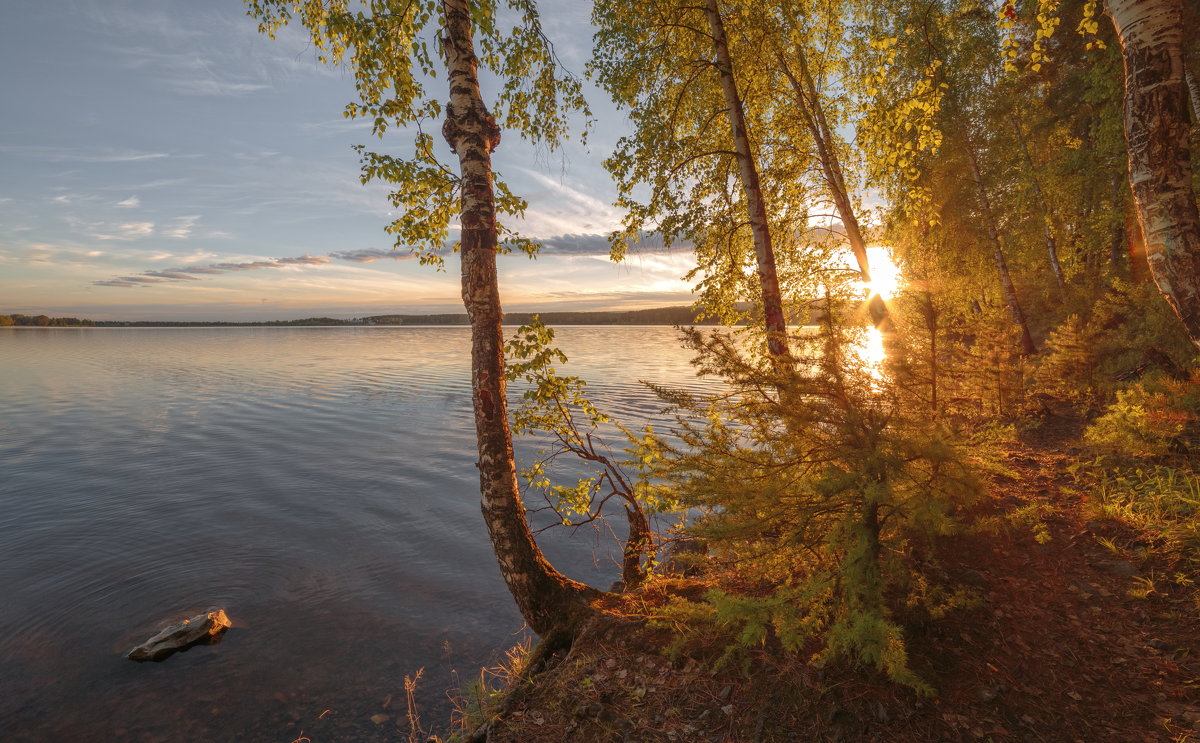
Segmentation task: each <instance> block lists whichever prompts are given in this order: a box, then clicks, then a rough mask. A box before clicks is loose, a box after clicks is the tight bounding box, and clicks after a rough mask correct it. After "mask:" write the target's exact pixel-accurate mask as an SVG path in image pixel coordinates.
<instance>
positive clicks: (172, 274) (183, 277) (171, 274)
mask: <svg viewBox="0 0 1200 743" xmlns="http://www.w3.org/2000/svg"><path fill="white" fill-rule="evenodd" d="M142 275H143V276H152V277H154V278H159V279H174V280H176V281H199V280H200V279H198V278H196V277H195V276H189V275H188V274H186V273H184V272H182V271H147V272H146V273H144V274H142Z"/></svg>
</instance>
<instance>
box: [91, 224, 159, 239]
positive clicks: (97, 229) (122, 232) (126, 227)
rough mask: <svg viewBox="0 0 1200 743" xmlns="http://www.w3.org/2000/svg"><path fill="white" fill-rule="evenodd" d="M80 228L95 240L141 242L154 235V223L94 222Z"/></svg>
mask: <svg viewBox="0 0 1200 743" xmlns="http://www.w3.org/2000/svg"><path fill="white" fill-rule="evenodd" d="M80 228H81V230H82V232H83V233H84V234H85V235H87V236H88V237H90V238H92V239H93V240H140V239H141V238H144V237H150V236H151V235H153V234H154V223H153V222H116V223H114V222H92V223H90V224H84V225H80Z"/></svg>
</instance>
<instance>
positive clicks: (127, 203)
mask: <svg viewBox="0 0 1200 743" xmlns="http://www.w3.org/2000/svg"><path fill="white" fill-rule="evenodd" d="M141 203H142V202H141V200H140V199H138V197H136V196H130V197H129V198H128V199H125V200H124V201H118V202H117V204H116V205H117V206H119V207H121V208H122V209H132V208H134V207H135V206H141Z"/></svg>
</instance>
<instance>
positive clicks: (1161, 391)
mask: <svg viewBox="0 0 1200 743" xmlns="http://www.w3.org/2000/svg"><path fill="white" fill-rule="evenodd" d="M1083 438H1084V441H1086V442H1087V443H1088V444H1089V445H1091V446H1092V447H1094V448H1095V449H1096V450H1097V451H1100V452H1103V453H1106V454H1109V455H1112V456H1115V457H1119V458H1121V459H1122V460H1139V459H1143V458H1146V457H1169V456H1173V455H1183V456H1187V455H1190V454H1191V453H1192V451H1193V449H1194V448H1196V447H1200V371H1195V372H1193V374H1192V376H1191V378H1189V379H1171V378H1170V377H1167V376H1165V375H1163V374H1154V375H1149V376H1147V377H1146V378H1144V379H1141V380H1138V381H1137V382H1134V383H1132V384H1130V385H1129V386H1128V387H1126V388H1124V389H1120V390H1117V393H1116V401H1115V402H1113V404H1112V405H1110V406H1108V408H1107V409H1106V410H1105V411H1104V414H1103V415H1101V416H1100V417H1099V418H1097V419H1096V420H1095V421H1094V422H1093V423H1092V424H1091V425H1090V426H1088V428H1087V430H1086V431H1085V432H1084V435H1083Z"/></svg>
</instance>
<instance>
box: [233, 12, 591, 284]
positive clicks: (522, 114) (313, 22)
mask: <svg viewBox="0 0 1200 743" xmlns="http://www.w3.org/2000/svg"><path fill="white" fill-rule="evenodd" d="M246 2H247V5H248V10H247V13H248V14H249V15H251V16H253V17H254V18H256V19H258V21H259V30H260V31H262V32H263V33H266V34H269V35H272V36H273V35H274V34H275V33H276V32H277V31H278V30H279V29H280V28H281V27H282V26H284V25H287V24H288V23H289V22H291V21H293V20H296V21H299V22H300V23H301V24H302V25H303V26H304V27H305V28H306V29H307V31H308V34H309V38H310V40H311V41H312V43H313V46H314V47H315V48H316V50H317V54H318V59H319V60H320V61H321V62H325V63H329V64H334V65H341V64H344V65H346V66H348V67H349V68H350V70H351V71H352V72H353V74H354V82H355V87H356V88H357V90H358V96H359V99H358V100H357V101H353V102H351V103H349V104H347V105H346V108H345V109H344V110H343V112H342V114H343V116H345V117H346V118H349V119H357V118H366V119H369V120H370V121H371V122H372V132H373V133H374V134H375V135H376V136H378V137H380V138H382V137H383V135H384V134H385V133H386V132H387V131H388V130H389V129H399V130H402V131H404V132H406V133H407V134H408V135H409V136H410V137H411V139H410V144H409V146H408V148H407V151H406V152H405V153H404V154H402V155H398V156H397V155H388V154H381V153H377V152H372V151H369V150H367V149H366V148H365V147H364V146H361V145H360V146H356V147H355V149H356V150H357V151H358V153H359V158H360V162H361V165H362V181H363V183H367V182H369V181H373V180H382V181H384V182H386V183H389V184H391V185H392V186H394V187H395V190H394V191H393V192H392V193H391V194H390V195H389V199H390V201H391V202H392V205H393V206H394V207H396V208H397V209H398V210H400V216H399V217H398V218H397V219H396V220H394V221H393V222H392V223H391V224H390V225H388V227H387V231H388V232H389V233H391V234H393V235H395V246H396V248H397V249H401V248H403V249H408V250H412V251H414V252H415V253H416V254H417V256H418V257H419V259H420V260H421V262H422V263H431V264H434V265H437V266H441V265H442V263H443V261H444V254H445V252H446V247H447V245H448V241H449V235H450V226H451V224H452V223H453V221H454V220H455V218H456V217H457V216H458V213H459V208H460V206H459V196H460V194H459V176H458V175H457V172H456V169H455V167H453V166H452V165H451V164H449V163H448V162H447V159H446V155H447V154H448V150H446V148H445V146H444V145H441V144H439V143H438V142H436V141H435V139H434V136H433V134H431V133H430V132H428V131H426V129H427V128H430V127H434V128H435V131H437V130H440V126H441V124H440V121H439V119H440V117H441V116H442V113H443V104H442V103H441V101H440V100H439V98H438V96H437V95H435V94H434V93H433V92H432V91H431V89H430V87H429V86H430V84H431V82H432V81H433V80H435V79H436V78H437V77H438V75H439V74H444V73H443V72H442V70H441V65H440V60H438V56H437V55H438V50H439V47H440V44H441V40H440V38H439V36H438V35H439V32H440V12H441V11H440V9H441V3H440V2H438V1H437V0H371V1H370V2H368V1H367V0H315V1H307V0H306V1H301V0H246ZM469 6H470V12H471V23H472V27H473V29H474V35H475V43H476V44H477V45H478V46H479V63H480V67H481V69H483V70H485V71H486V72H487V73H490V74H492V75H494V76H495V79H496V81H497V87H498V91H499V92H498V93H497V95H496V97H495V99H494V100H493V101H492V102H491V103H490V104H489V107H488V108H489V110H490V111H491V112H492V114H493V115H494V116H495V118H496V121H497V123H498V124H499V125H500V126H501V128H502V129H504V130H506V131H513V132H516V133H518V134H519V135H520V136H521V137H523V138H525V139H527V140H529V141H531V142H535V143H539V144H542V145H544V146H546V147H547V148H549V149H551V150H553V149H554V148H556V147H557V146H558V144H559V143H560V142H562V141H563V140H564V139H566V138H567V137H568V135H569V129H570V126H571V119H572V116H573V115H574V114H575V113H581V114H582V115H583V116H585V117H588V116H590V114H589V113H588V109H587V104H586V102H585V101H584V99H583V93H582V84H581V82H580V81H579V80H578V79H577V78H575V77H574V76H572V75H570V74H569V73H565V72H564V71H563V70H562V69H561V67H560V66H559V64H558V60H557V57H555V55H554V49H553V47H552V46H551V44H550V42H549V40H548V39H547V38H546V36H545V34H544V33H543V31H542V26H541V21H540V18H539V16H538V13H537V6H536V3H535V2H533V0H503V2H501V1H500V0H478V1H477V2H471V3H470V4H469ZM495 186H496V207H497V210H498V212H499V213H500V214H507V215H510V216H513V217H517V218H519V217H521V216H522V215H523V213H524V210H525V207H526V202H525V201H524V200H523V199H521V198H520V197H518V196H516V195H515V194H513V193H512V192H511V191H510V190H509V189H508V187H507V186H506V185H505V183H504V182H503V180H502V179H499V178H497V180H496V183H495ZM500 244H501V249H502V250H508V249H520V250H523V251H525V252H527V253H529V254H531V255H532V254H533V253H534V252H535V251H536V247H537V246H536V243H534V242H533V241H531V240H529V239H528V238H523V237H521V236H519V235H517V234H516V233H514V232H512V231H511V230H509V229H507V228H505V227H503V226H501V227H500Z"/></svg>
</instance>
